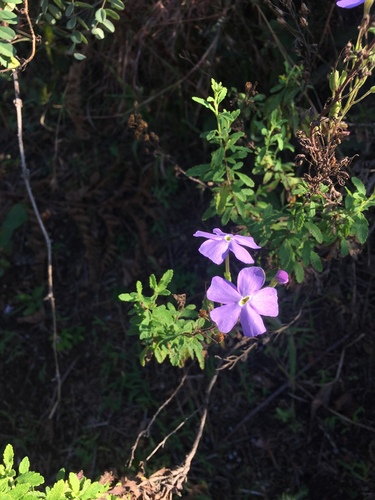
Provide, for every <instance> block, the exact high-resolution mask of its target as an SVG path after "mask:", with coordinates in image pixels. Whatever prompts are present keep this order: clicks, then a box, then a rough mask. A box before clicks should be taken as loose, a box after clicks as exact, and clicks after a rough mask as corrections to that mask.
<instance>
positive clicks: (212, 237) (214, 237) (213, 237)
mask: <svg viewBox="0 0 375 500" xmlns="http://www.w3.org/2000/svg"><path fill="white" fill-rule="evenodd" d="M215 231H216V230H215V229H214V232H215ZM193 236H196V237H197V238H208V239H210V240H217V241H219V240H221V239H222V235H219V234H212V233H206V231H196V232H195V233H194V234H193Z"/></svg>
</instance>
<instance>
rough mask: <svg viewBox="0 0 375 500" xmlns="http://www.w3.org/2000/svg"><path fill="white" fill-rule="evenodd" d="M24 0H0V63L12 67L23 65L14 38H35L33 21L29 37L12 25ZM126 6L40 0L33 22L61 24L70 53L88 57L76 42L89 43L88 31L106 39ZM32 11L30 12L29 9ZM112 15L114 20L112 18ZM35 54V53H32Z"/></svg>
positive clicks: (114, 0) (115, 0)
mask: <svg viewBox="0 0 375 500" xmlns="http://www.w3.org/2000/svg"><path fill="white" fill-rule="evenodd" d="M22 3H23V0H11V1H6V0H0V67H1V66H2V67H3V68H4V69H5V70H11V69H14V68H17V67H19V66H20V61H19V57H17V51H16V48H15V44H14V42H15V41H23V42H24V41H30V39H31V40H33V41H34V42H35V33H33V30H34V29H33V27H32V26H31V25H30V26H29V30H30V32H31V37H30V38H26V37H25V36H24V32H23V33H22V34H21V33H19V34H18V33H17V31H16V30H14V29H13V28H11V27H10V26H9V25H14V26H16V25H17V24H18V23H19V17H18V15H17V14H16V12H14V11H15V10H17V7H18V6H19V4H22ZM123 9H125V4H124V2H123V1H122V0H104V1H103V2H101V3H100V4H99V5H98V4H94V5H92V4H90V3H86V2H79V1H69V0H53V1H50V0H41V2H40V11H39V14H38V16H37V18H36V19H31V20H30V21H31V23H32V24H34V23H36V24H37V25H38V24H39V25H41V26H49V27H53V26H56V27H58V34H59V36H62V37H63V38H65V39H67V40H69V43H70V47H69V49H68V50H67V53H68V54H71V55H74V57H75V58H76V59H77V60H82V59H85V55H84V54H82V53H80V52H78V51H77V46H79V45H82V44H86V45H87V44H88V39H87V36H88V34H91V35H93V36H94V37H95V38H97V39H98V40H103V39H104V38H105V36H106V33H114V31H115V26H114V24H113V22H112V20H113V21H117V20H118V19H120V15H119V13H118V12H119V11H121V10H123ZM28 14H29V13H28ZM111 19H112V20H111ZM32 57H33V56H32Z"/></svg>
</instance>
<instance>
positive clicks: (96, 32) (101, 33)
mask: <svg viewBox="0 0 375 500" xmlns="http://www.w3.org/2000/svg"><path fill="white" fill-rule="evenodd" d="M91 33H92V34H93V35H94V36H95V37H96V38H97V39H98V40H103V39H104V38H105V34H104V31H103V30H102V29H101V28H98V27H96V28H92V29H91Z"/></svg>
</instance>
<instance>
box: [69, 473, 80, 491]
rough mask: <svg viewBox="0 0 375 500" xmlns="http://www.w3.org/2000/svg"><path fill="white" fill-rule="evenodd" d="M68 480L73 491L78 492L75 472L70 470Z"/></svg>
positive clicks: (77, 480) (78, 484)
mask: <svg viewBox="0 0 375 500" xmlns="http://www.w3.org/2000/svg"><path fill="white" fill-rule="evenodd" d="M68 481H69V485H70V487H71V488H72V491H73V493H78V492H79V490H80V481H79V479H78V476H77V474H75V473H74V472H70V473H69V480H68Z"/></svg>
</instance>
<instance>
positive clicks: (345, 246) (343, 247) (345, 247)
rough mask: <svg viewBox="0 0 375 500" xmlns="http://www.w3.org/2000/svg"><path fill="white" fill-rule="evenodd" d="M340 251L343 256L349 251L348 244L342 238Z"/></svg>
mask: <svg viewBox="0 0 375 500" xmlns="http://www.w3.org/2000/svg"><path fill="white" fill-rule="evenodd" d="M340 252H341V255H342V256H343V257H346V256H347V255H348V253H349V245H348V242H347V241H346V240H345V239H344V238H343V239H342V240H341V241H340Z"/></svg>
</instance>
